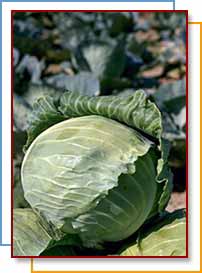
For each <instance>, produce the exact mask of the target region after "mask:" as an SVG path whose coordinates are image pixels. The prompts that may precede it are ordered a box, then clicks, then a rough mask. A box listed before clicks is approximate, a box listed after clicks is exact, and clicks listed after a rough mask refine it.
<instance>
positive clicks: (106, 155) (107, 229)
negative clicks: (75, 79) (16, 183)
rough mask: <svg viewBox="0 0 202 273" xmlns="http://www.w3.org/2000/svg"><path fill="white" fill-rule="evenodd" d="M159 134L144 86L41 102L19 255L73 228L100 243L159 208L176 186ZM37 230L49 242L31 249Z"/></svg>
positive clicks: (88, 243) (25, 182)
mask: <svg viewBox="0 0 202 273" xmlns="http://www.w3.org/2000/svg"><path fill="white" fill-rule="evenodd" d="M161 135H162V119H161V113H160V111H159V110H158V108H157V107H156V105H155V104H154V103H152V102H150V101H149V100H148V99H147V98H146V95H145V93H144V91H142V90H138V91H136V92H134V94H133V95H130V96H124V97H123V96H121V97H120V96H106V97H105V96H103V97H102V96H101V97H88V96H82V95H80V94H78V93H75V92H66V93H64V94H63V95H62V96H61V98H59V99H57V100H54V99H52V98H51V97H44V98H41V99H40V100H39V101H37V103H36V104H35V106H34V111H33V116H32V120H31V124H30V128H29V130H28V142H27V146H26V149H27V150H26V154H25V157H24V160H23V164H22V168H21V179H22V186H23V190H24V197H25V199H26V200H27V202H28V203H29V205H30V207H31V209H27V210H25V211H26V215H25V216H24V217H22V214H23V212H22V211H19V210H17V211H16V212H14V215H16V217H15V218H14V237H15V239H14V253H15V255H25V254H29V255H34V256H35V255H36V256H37V255H39V254H40V253H41V252H42V251H43V250H44V249H45V248H46V247H47V245H48V244H49V243H50V242H51V240H60V239H61V238H63V237H64V236H66V235H68V234H69V235H75V234H76V235H77V236H78V237H79V238H80V240H81V244H82V245H83V246H85V247H94V248H101V247H103V245H104V244H105V243H107V242H118V241H121V240H124V239H126V238H128V237H129V236H130V235H132V234H134V233H135V232H136V231H138V230H139V228H140V227H141V226H142V225H144V224H145V223H147V222H148V221H149V220H150V219H151V218H152V217H154V216H155V215H158V214H159V213H161V212H162V211H163V210H164V209H165V206H166V205H167V202H168V200H169V197H170V192H171V189H172V182H171V180H172V175H171V172H170V170H169V168H168V166H167V157H168V150H169V147H168V143H166V142H165V141H164V140H163V139H162V137H161ZM30 144H31V145H30ZM19 217H21V220H20V221H24V223H25V224H22V225H21V226H20V225H19ZM36 218H37V219H38V220H36ZM16 223H18V224H16ZM27 225H28V228H27V230H25V228H26V226H27ZM34 229H35V230H34ZM36 233H38V236H43V237H44V243H43V240H42V241H41V244H42V246H40V247H33V252H32V253H31V254H30V253H26V249H27V247H26V246H27V245H29V244H30V242H31V244H34V242H35V243H36V244H37V240H34V239H33V238H35V237H33V236H36ZM44 234H45V235H46V236H44ZM15 246H16V247H15Z"/></svg>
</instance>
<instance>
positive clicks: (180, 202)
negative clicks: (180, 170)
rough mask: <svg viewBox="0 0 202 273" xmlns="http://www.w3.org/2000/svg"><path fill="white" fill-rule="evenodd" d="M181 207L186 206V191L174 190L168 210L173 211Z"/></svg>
mask: <svg viewBox="0 0 202 273" xmlns="http://www.w3.org/2000/svg"><path fill="white" fill-rule="evenodd" d="M181 208H186V192H185V191H184V192H173V193H172V195H171V199H170V201H169V203H168V206H167V208H166V210H168V211H169V212H172V211H174V210H176V209H181Z"/></svg>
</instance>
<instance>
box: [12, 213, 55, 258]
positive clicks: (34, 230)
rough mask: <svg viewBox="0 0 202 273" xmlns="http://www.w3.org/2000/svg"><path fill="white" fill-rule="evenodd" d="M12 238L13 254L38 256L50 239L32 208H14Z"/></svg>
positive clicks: (40, 219)
mask: <svg viewBox="0 0 202 273" xmlns="http://www.w3.org/2000/svg"><path fill="white" fill-rule="evenodd" d="M13 238H14V244H13V248H14V253H13V254H14V256H38V255H39V254H40V253H41V252H42V251H43V250H44V249H45V248H46V247H47V246H48V244H49V243H50V241H51V239H52V238H51V236H50V235H49V233H48V232H47V230H46V229H45V228H44V226H43V220H42V218H40V216H39V215H38V214H36V213H35V212H34V211H33V210H32V209H14V235H13Z"/></svg>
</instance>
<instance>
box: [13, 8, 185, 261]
mask: <svg viewBox="0 0 202 273" xmlns="http://www.w3.org/2000/svg"><path fill="white" fill-rule="evenodd" d="M16 12H173V13H185V16H186V255H185V256H161V257H159V256H14V255H13V207H14V206H13V200H14V172H13V158H14V132H13V125H14V116H13V107H14V106H13V92H14V66H13V48H14V31H13V14H14V13H16ZM188 112H189V111H188V10H127V9H126V10H12V11H11V258H20V259H25V258H35V259H44V258H45V259H50V258H61V259H66V258H71V259H72V258H73V259H79V258H87V259H92V258H95V259H97V258H103V259H117V258H118V259H147V258H150V259H151V258H153V259H156V260H157V259H164V258H169V259H176V258H177V259H179V258H180V259H185V258H189V256H188V242H189V241H188V234H189V229H188V222H189V221H188V214H189V213H188V212H189V206H188V203H189V202H188V122H189V119H188V115H189V113H188Z"/></svg>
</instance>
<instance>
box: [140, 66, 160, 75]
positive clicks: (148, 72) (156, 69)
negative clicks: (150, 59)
mask: <svg viewBox="0 0 202 273" xmlns="http://www.w3.org/2000/svg"><path fill="white" fill-rule="evenodd" d="M163 72H164V67H163V65H161V64H159V65H156V66H154V67H152V68H150V69H147V70H144V71H142V72H141V73H140V75H141V76H142V77H144V78H154V77H160V76H161V75H162V74H163Z"/></svg>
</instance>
